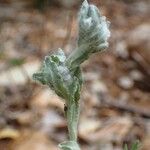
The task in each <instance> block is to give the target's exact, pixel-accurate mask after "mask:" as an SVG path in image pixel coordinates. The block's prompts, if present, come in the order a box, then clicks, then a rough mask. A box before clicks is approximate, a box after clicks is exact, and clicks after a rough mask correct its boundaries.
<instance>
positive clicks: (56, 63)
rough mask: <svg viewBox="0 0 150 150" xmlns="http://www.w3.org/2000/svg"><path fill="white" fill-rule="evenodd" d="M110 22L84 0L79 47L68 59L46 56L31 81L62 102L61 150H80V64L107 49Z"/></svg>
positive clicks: (59, 54)
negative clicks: (63, 134)
mask: <svg viewBox="0 0 150 150" xmlns="http://www.w3.org/2000/svg"><path fill="white" fill-rule="evenodd" d="M108 28H109V23H108V21H106V18H105V17H103V16H101V14H100V12H99V10H98V8H97V7H96V6H94V5H89V4H88V2H87V1H86V0H85V1H84V2H83V4H82V7H81V10H80V12H79V35H78V46H77V49H76V50H74V51H73V52H72V53H71V54H70V55H69V56H68V57H67V58H66V56H65V54H64V52H63V51H62V50H61V49H59V51H58V52H57V53H56V54H53V55H49V56H46V57H45V60H44V62H43V64H42V67H41V69H40V71H39V72H37V73H35V74H33V79H34V80H37V81H39V82H41V83H42V84H44V85H48V86H49V87H50V88H51V89H52V90H54V91H55V93H56V94H57V95H58V96H60V97H61V98H62V99H64V102H65V105H66V106H67V110H66V112H65V114H66V117H67V123H68V131H69V141H66V142H63V143H61V144H60V145H59V147H60V148H61V149H62V150H80V148H79V145H78V143H77V126H78V119H79V112H80V110H79V108H80V107H79V105H80V103H79V99H80V92H81V87H82V74H81V69H80V65H81V63H83V62H84V61H85V60H87V59H88V57H89V56H90V55H91V54H93V53H96V52H99V51H102V50H104V49H105V48H107V47H108V42H107V40H108V38H109V36H110V31H109V29H108Z"/></svg>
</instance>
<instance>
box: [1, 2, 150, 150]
mask: <svg viewBox="0 0 150 150" xmlns="http://www.w3.org/2000/svg"><path fill="white" fill-rule="evenodd" d="M89 2H90V3H94V4H95V5H96V6H98V8H99V9H100V11H101V13H102V14H103V15H105V16H106V17H107V18H108V20H109V21H110V22H111V26H110V28H111V38H110V46H109V48H108V50H106V51H105V52H103V53H101V54H96V55H95V56H92V57H91V58H90V59H89V60H88V61H87V62H85V63H84V64H83V66H82V69H83V74H84V75H83V77H84V86H83V90H82V96H81V116H80V124H79V137H78V139H79V143H80V144H81V148H82V150H122V147H123V145H124V143H127V144H128V145H129V146H130V145H131V143H133V142H134V141H135V140H137V139H138V140H140V142H141V147H142V150H149V149H150V41H149V40H150V20H149V18H150V1H149V0H89ZM81 3H82V2H81V0H0V150H58V147H57V144H58V143H60V142H63V141H65V140H66V139H67V138H68V136H67V125H66V119H65V117H64V112H63V109H64V103H63V101H62V100H60V98H59V97H57V96H56V94H55V93H53V92H52V91H51V90H50V89H49V88H48V87H46V86H42V85H41V84H38V83H35V82H34V81H32V78H31V76H32V74H33V73H34V72H35V71H37V70H38V69H39V67H40V64H41V61H42V60H43V58H44V56H45V55H48V54H50V53H52V52H54V51H56V50H57V49H58V48H59V47H61V48H62V49H63V50H64V51H65V53H66V54H69V53H70V52H71V51H72V50H74V48H75V47H76V40H77V33H78V26H77V14H78V10H79V8H80V5H81Z"/></svg>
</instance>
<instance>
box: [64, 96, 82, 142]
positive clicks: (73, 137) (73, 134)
mask: <svg viewBox="0 0 150 150" xmlns="http://www.w3.org/2000/svg"><path fill="white" fill-rule="evenodd" d="M66 115H67V122H68V132H69V140H70V141H75V142H76V141H77V128H78V120H79V103H78V102H76V101H74V100H72V99H71V100H69V101H68V108H67V111H66Z"/></svg>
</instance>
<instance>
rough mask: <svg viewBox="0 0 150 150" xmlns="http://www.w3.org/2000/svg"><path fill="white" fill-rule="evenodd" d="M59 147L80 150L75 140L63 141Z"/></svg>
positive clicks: (66, 149) (63, 149)
mask: <svg viewBox="0 0 150 150" xmlns="http://www.w3.org/2000/svg"><path fill="white" fill-rule="evenodd" d="M59 148H60V149H61V150H80V147H79V145H78V143H77V142H74V141H66V142H63V143H61V144H59Z"/></svg>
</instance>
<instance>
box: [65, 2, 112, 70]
mask: <svg viewBox="0 0 150 150" xmlns="http://www.w3.org/2000/svg"><path fill="white" fill-rule="evenodd" d="M78 18H79V19H78V20H79V35H78V47H77V49H76V50H75V51H73V53H72V54H71V55H70V56H69V58H67V64H68V66H69V68H72V69H73V68H76V67H77V66H79V65H80V64H81V63H83V62H84V61H85V60H86V59H88V57H89V56H90V55H91V54H93V53H96V52H100V51H103V50H104V49H106V48H107V47H108V45H109V44H108V38H109V37H110V31H109V24H110V23H109V22H108V21H107V20H106V17H104V16H102V15H101V14H100V12H99V10H98V8H97V7H96V6H94V5H89V4H88V2H87V0H85V1H84V2H83V4H82V6H81V9H80V12H79V17H78Z"/></svg>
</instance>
